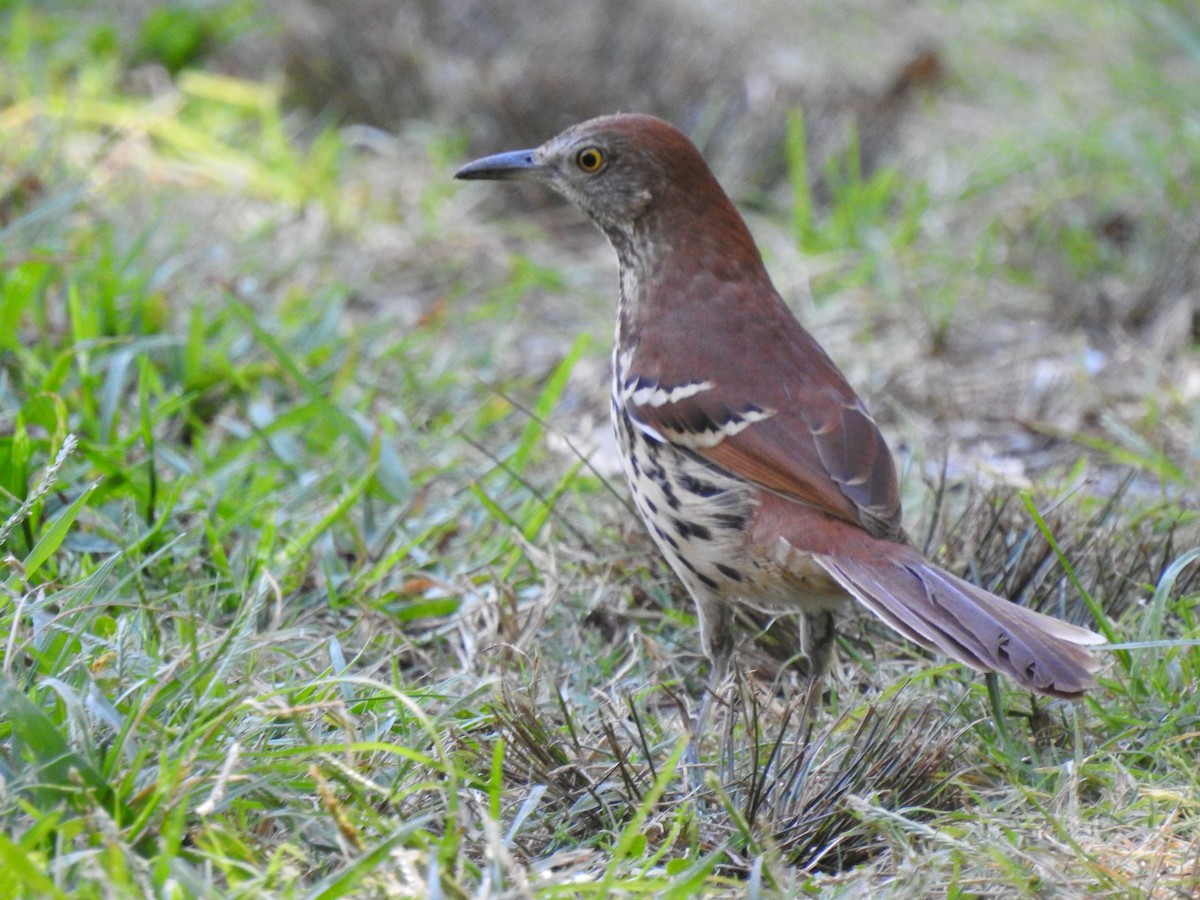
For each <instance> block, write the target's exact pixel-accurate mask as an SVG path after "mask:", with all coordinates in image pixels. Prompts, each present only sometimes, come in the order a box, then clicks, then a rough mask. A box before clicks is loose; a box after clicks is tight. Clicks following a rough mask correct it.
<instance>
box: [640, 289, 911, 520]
mask: <svg viewBox="0 0 1200 900" xmlns="http://www.w3.org/2000/svg"><path fill="white" fill-rule="evenodd" d="M768 290H770V295H769V297H768V298H767V299H768V300H769V301H770V302H769V303H767V304H760V303H756V304H750V308H745V307H746V305H745V304H742V305H741V310H742V311H741V314H740V315H737V311H738V308H739V306H738V305H736V299H737V298H736V297H732V298H724V299H725V301H726V302H725V303H722V304H717V303H712V304H709V307H710V308H709V309H708V310H707V312H708V313H709V317H710V318H714V317H715V318H716V319H717V320H718V321H717V322H715V323H712V327H711V328H705V327H704V322H703V319H701V320H700V322H699V323H698V327H697V325H693V327H691V328H687V329H679V328H677V327H675V328H673V327H672V321H671V319H672V317H671V316H670V315H668V316H665V317H664V318H663V320H662V321H659V322H657V323H654V324H655V325H656V326H657V327H656V328H652V329H647V330H646V333H645V334H644V335H643V337H642V340H641V341H640V342H639V344H638V346H637V348H636V349H635V352H634V353H633V355H632V357H631V358H630V359H629V360H628V368H627V370H626V371H625V372H624V373H623V374H624V376H625V377H624V386H625V397H626V402H625V405H626V409H627V410H628V411H629V413H630V415H631V416H632V417H633V419H634V420H635V421H637V422H638V423H639V424H640V425H641V426H642V427H643V428H644V430H648V431H650V432H654V433H657V434H659V435H661V436H662V437H663V438H664V439H666V440H668V441H670V442H671V443H673V444H676V445H678V446H681V447H684V448H687V449H689V450H691V451H692V452H694V453H696V454H697V455H698V456H700V457H701V458H703V459H705V460H707V461H709V462H711V463H714V464H715V465H717V466H719V467H720V468H722V469H724V470H725V471H727V472H729V473H731V474H734V475H736V476H738V477H740V478H744V479H746V480H747V481H750V482H753V483H754V484H758V485H761V486H763V487H765V488H769V489H770V490H772V491H775V492H777V493H780V494H783V495H784V496H787V497H791V498H793V499H796V500H799V501H800V502H802V503H805V504H808V505H810V506H814V507H816V508H818V509H821V510H824V511H826V512H829V513H831V514H833V515H836V516H838V517H839V518H842V519H846V520H848V521H851V522H856V523H858V524H859V525H861V526H862V527H864V528H866V529H867V530H868V531H870V532H871V533H872V534H875V535H876V536H879V537H886V538H890V539H897V538H899V536H900V534H901V531H900V495H899V489H898V486H897V481H896V469H895V465H894V463H893V462H892V456H891V453H890V452H889V450H888V447H887V444H886V443H885V441H884V439H883V435H882V434H880V432H879V428H878V426H877V425H876V424H875V421H874V420H873V419H872V418H871V417H870V415H869V414H868V413H867V411H866V409H865V408H864V407H863V405H862V402H861V401H860V400H859V399H858V397H857V396H856V395H855V393H854V391H853V390H852V389H851V388H850V386H849V384H847V383H846V379H845V378H844V377H842V374H841V372H839V371H838V369H837V367H836V366H835V365H834V364H833V362H832V361H831V360H830V359H829V357H828V356H827V355H826V354H825V352H824V351H823V350H822V349H821V348H820V346H819V345H818V344H817V342H816V341H815V340H814V339H813V338H812V336H811V335H810V334H809V333H808V332H807V331H805V330H804V328H803V327H802V326H801V325H800V324H799V323H798V322H797V321H796V319H795V318H794V317H793V316H792V315H791V313H790V312H789V311H788V310H787V308H786V307H784V305H783V302H782V300H779V299H778V296H777V295H776V294H775V293H774V291H773V289H770V288H769V285H768ZM757 299H758V298H756V300H757ZM731 305H732V306H733V311H731V310H730V309H728V308H727V307H730V306H731ZM754 305H766V306H767V308H766V310H765V313H764V314H763V315H755V312H756V311H755V310H754V309H753V306H754ZM714 307H715V308H714ZM722 307H726V308H722ZM675 324H678V323H675ZM768 337H769V340H768ZM780 337H783V338H784V340H780V339H779V338H780ZM656 343H658V344H659V346H655V344H656ZM663 343H666V344H668V346H667V347H663V346H662V344H663ZM664 351H665V352H664ZM643 360H653V361H654V362H653V363H652V364H644V363H642V361H643Z"/></svg>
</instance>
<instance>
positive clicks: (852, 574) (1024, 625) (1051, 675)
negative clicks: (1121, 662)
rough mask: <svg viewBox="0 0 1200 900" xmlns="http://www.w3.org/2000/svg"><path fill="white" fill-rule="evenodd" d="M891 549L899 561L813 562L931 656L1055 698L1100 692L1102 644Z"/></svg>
mask: <svg viewBox="0 0 1200 900" xmlns="http://www.w3.org/2000/svg"><path fill="white" fill-rule="evenodd" d="M891 548H895V552H894V553H893V554H890V555H891V557H892V558H885V559H879V558H874V559H871V560H870V561H869V562H866V561H863V560H861V559H858V558H856V557H847V556H841V555H836V554H817V555H814V557H813V558H814V559H815V560H816V561H817V562H818V563H819V564H820V565H821V566H822V567H823V568H824V569H825V570H826V571H827V572H828V573H829V574H830V575H831V576H832V577H833V579H834V580H835V581H837V582H838V584H840V585H841V586H842V587H843V588H844V589H845V590H846V591H847V592H849V593H850V594H851V595H852V596H854V597H855V598H856V599H857V600H858V601H859V602H860V603H862V604H863V606H865V607H866V608H867V609H869V610H870V611H871V612H873V613H874V614H875V615H877V616H878V617H879V618H880V619H882V620H883V621H884V622H886V623H887V624H888V625H890V626H891V627H892V628H894V629H896V631H898V632H900V633H901V634H902V635H904V636H905V637H907V638H908V639H909V640H911V641H913V642H915V643H917V644H920V645H921V646H922V647H925V648H926V649H929V650H933V651H937V652H941V653H944V654H946V655H947V656H950V657H953V658H954V659H956V660H958V661H959V662H962V663H964V664H965V665H968V666H971V667H972V668H973V669H977V670H979V671H983V672H1001V673H1003V674H1005V675H1007V676H1009V677H1010V678H1012V679H1013V680H1014V681H1016V682H1017V683H1018V684H1020V685H1022V686H1023V687H1025V688H1028V689H1029V690H1032V691H1036V692H1037V693H1040V694H1046V695H1049V696H1053V697H1065V698H1076V697H1079V696H1080V695H1081V694H1082V693H1083V692H1084V691H1086V690H1088V689H1089V688H1092V687H1095V685H1096V680H1095V678H1094V677H1093V673H1094V672H1095V671H1096V670H1097V669H1099V668H1100V662H1099V661H1098V660H1097V659H1096V657H1095V656H1093V655H1092V654H1091V653H1090V652H1089V651H1088V650H1087V647H1088V646H1094V645H1096V644H1102V643H1104V638H1103V637H1101V636H1100V635H1098V634H1096V633H1095V632H1092V631H1089V630H1088V629H1086V628H1080V627H1078V626H1076V625H1071V624H1068V623H1066V622H1062V621H1060V620H1058V619H1055V618H1052V617H1050V616H1046V615H1042V614H1041V613H1038V612H1034V611H1033V610H1031V609H1026V608H1025V607H1022V606H1017V605H1016V604H1015V603H1012V602H1010V601H1008V600H1005V599H1004V598H1003V597H998V596H996V595H995V594H991V593H988V592H987V591H985V590H983V589H982V588H979V587H976V586H975V585H973V584H971V583H970V582H967V581H964V580H963V579H961V578H958V577H957V576H955V575H951V574H950V573H949V572H946V571H944V570H942V569H939V568H938V567H937V566H935V565H933V564H932V563H930V562H929V561H928V560H926V559H925V558H924V557H922V556H921V555H920V554H919V553H918V552H917V551H916V550H915V549H913V548H912V547H909V546H907V545H903V544H892V545H891ZM889 549H890V548H889Z"/></svg>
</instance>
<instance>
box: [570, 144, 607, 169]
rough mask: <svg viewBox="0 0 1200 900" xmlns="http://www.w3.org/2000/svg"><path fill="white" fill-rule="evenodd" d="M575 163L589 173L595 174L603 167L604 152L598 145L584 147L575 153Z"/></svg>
mask: <svg viewBox="0 0 1200 900" xmlns="http://www.w3.org/2000/svg"><path fill="white" fill-rule="evenodd" d="M575 165H577V166H579V168H580V170H581V171H583V172H586V173H587V174H589V175H595V174H596V173H597V172H599V171H600V170H601V169H602V168H604V154H603V153H601V152H600V148H598V147H584V148H583V149H582V150H580V151H579V152H578V153H576V154H575Z"/></svg>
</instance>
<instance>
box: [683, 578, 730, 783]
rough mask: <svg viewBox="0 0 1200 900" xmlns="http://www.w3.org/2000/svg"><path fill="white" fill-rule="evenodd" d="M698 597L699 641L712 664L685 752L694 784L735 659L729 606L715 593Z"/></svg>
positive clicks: (698, 780) (697, 779) (697, 780)
mask: <svg viewBox="0 0 1200 900" xmlns="http://www.w3.org/2000/svg"><path fill="white" fill-rule="evenodd" d="M695 599H696V612H697V613H698V614H699V616H700V643H701V646H703V648H704V655H705V656H707V657H708V659H709V662H710V663H711V665H710V666H709V670H708V684H707V685H705V688H704V697H703V698H702V699H701V701H700V711H699V713H697V715H696V718H695V720H694V721H693V722H692V741H691V744H689V745H688V749H687V753H686V755H685V756H684V760H685V761H686V762H687V763H688V765H689V766H691V772H692V773H693V774H692V775H691V776H689V780H690V781H691V782H692V787H698V786H699V782H700V779H699V772H700V768H699V767H700V742H701V740H703V738H704V731H705V729H706V728H707V727H708V717H709V715H711V713H712V707H713V702H714V700H715V698H716V695H717V691H719V690H720V689H721V686H722V685H723V684H724V683H725V679H726V678H727V677H728V675H729V671H730V666H731V663H732V660H733V628H732V618H731V616H730V611H729V606H728V605H727V604H726V603H724V602H723V601H722V600H721V599H720V598H719V597H716V596H713V595H708V596H697V597H696V598H695Z"/></svg>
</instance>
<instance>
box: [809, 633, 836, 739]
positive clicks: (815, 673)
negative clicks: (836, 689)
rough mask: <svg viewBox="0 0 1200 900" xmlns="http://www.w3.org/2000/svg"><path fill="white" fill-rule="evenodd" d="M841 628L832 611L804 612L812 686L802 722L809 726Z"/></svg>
mask: <svg viewBox="0 0 1200 900" xmlns="http://www.w3.org/2000/svg"><path fill="white" fill-rule="evenodd" d="M836 639H837V628H836V626H835V623H834V618H833V613H832V612H830V611H829V610H824V609H822V610H818V611H816V612H806V613H804V615H803V617H802V619H801V623H800V649H801V650H802V651H804V655H805V657H806V658H807V659H808V686H807V688H806V690H805V693H804V709H803V713H802V718H801V719H800V722H801V725H802V727H805V728H806V727H807V725H808V723H809V722H810V721H811V718H812V715H813V713H814V712H815V711H816V708H817V705H818V704H819V703H820V701H821V692H822V687H823V686H824V682H825V673H826V672H828V671H829V663H830V662H831V661H832V659H833V648H834V642H835V640H836Z"/></svg>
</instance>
